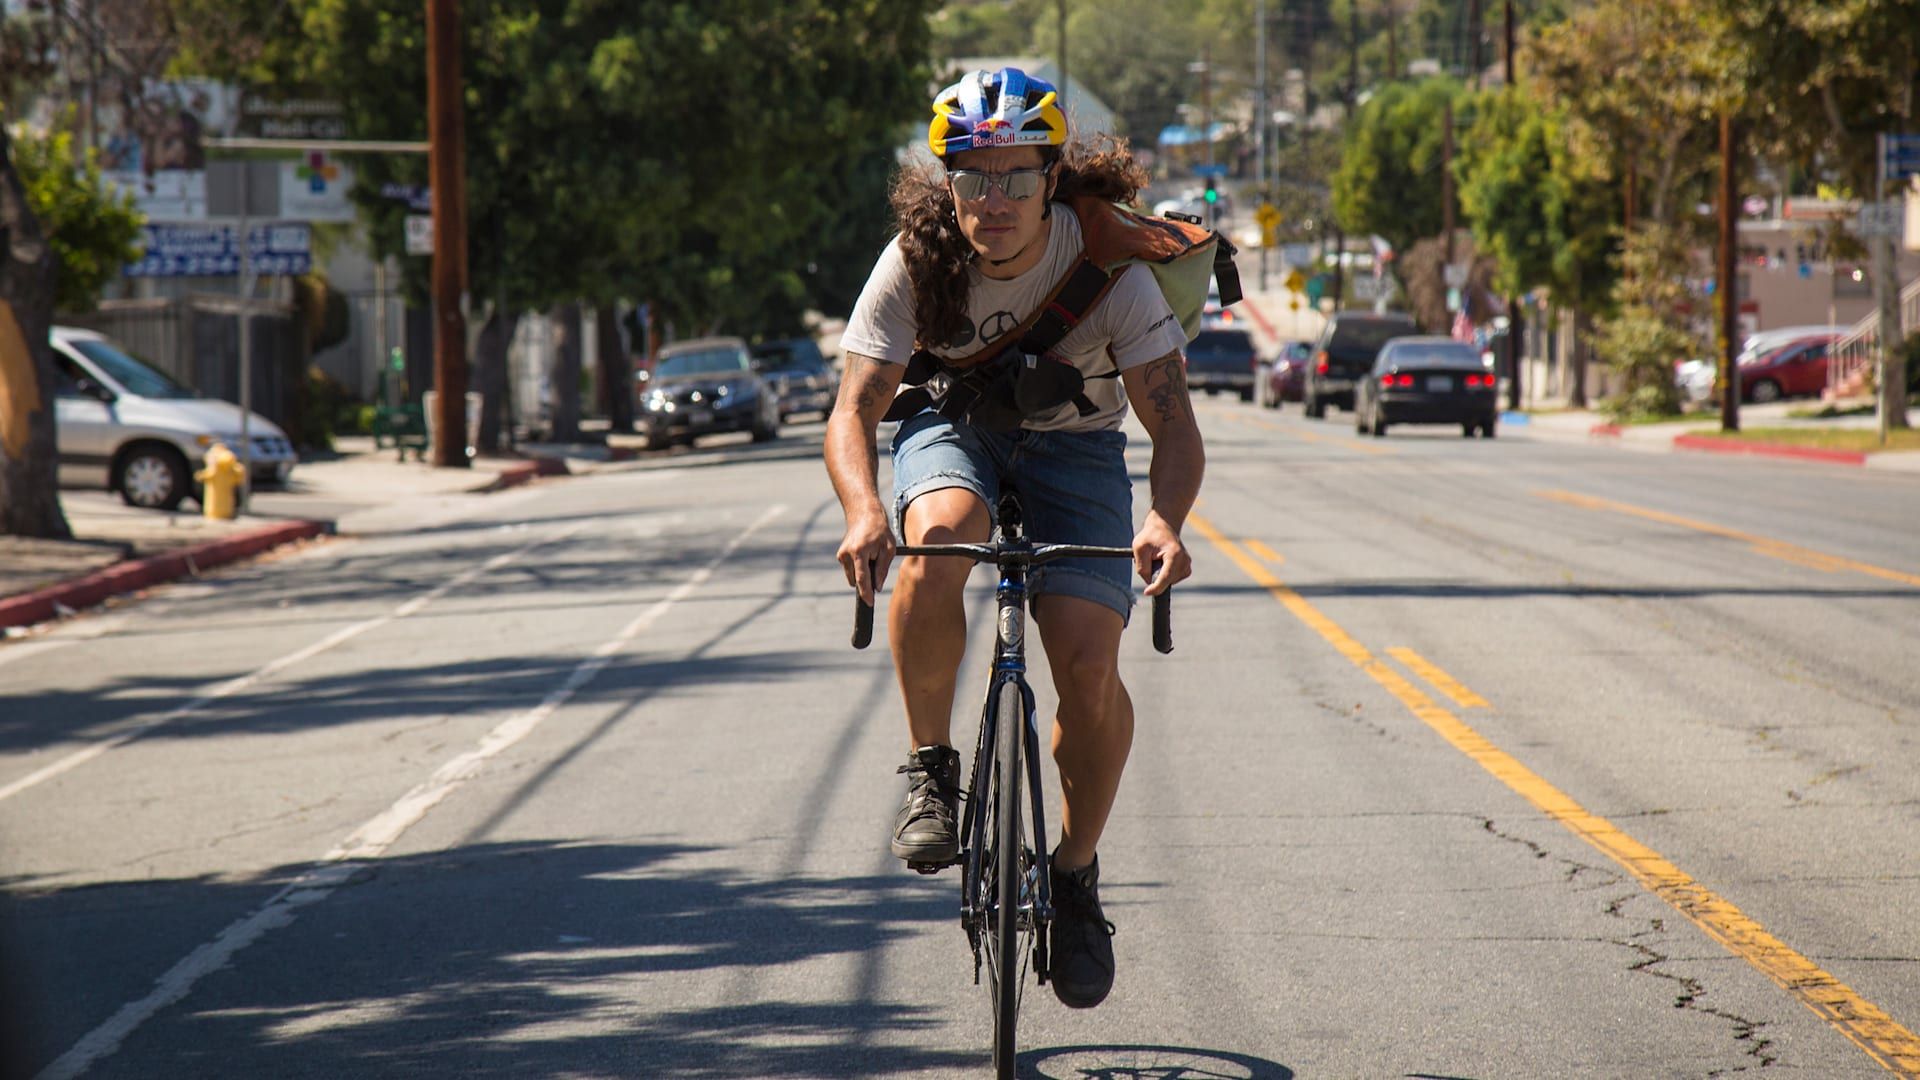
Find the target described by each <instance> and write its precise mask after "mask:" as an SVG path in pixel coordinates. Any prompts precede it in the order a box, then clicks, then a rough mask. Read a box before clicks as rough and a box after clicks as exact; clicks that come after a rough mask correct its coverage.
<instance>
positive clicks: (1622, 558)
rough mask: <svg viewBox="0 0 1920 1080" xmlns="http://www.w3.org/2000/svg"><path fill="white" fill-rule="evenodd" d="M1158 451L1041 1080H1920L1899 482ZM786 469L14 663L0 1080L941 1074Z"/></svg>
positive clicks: (244, 572)
mask: <svg viewBox="0 0 1920 1080" xmlns="http://www.w3.org/2000/svg"><path fill="white" fill-rule="evenodd" d="M1200 409H1201V412H1202V415H1203V426H1204V428H1205V430H1206V432H1207V435H1208V440H1209V459H1210V463H1209V471H1208V480H1207V485H1206V489H1205V494H1204V499H1203V502H1202V505H1201V507H1200V508H1199V511H1198V515H1197V516H1196V519H1195V520H1194V521H1193V522H1192V523H1191V525H1190V527H1189V528H1188V530H1187V536H1188V540H1189V543H1190V544H1191V545H1192V546H1193V548H1194V552H1195V562H1196V576H1195V578H1194V579H1193V580H1192V581H1191V582H1190V583H1188V584H1187V585H1184V586H1183V587H1182V588H1180V589H1179V590H1177V599H1176V603H1175V616H1174V624H1175V625H1174V633H1175V640H1176V643H1177V649H1176V651H1175V652H1174V653H1173V655H1172V656H1170V657H1160V656H1157V655H1155V654H1154V653H1153V652H1152V650H1151V649H1150V647H1149V644H1148V642H1147V640H1146V638H1147V635H1146V634H1145V633H1144V632H1142V631H1140V630H1138V629H1137V628H1136V631H1135V632H1133V633H1129V634H1128V636H1127V639H1126V642H1125V646H1124V658H1123V662H1124V664H1125V673H1126V677H1127V680H1128V685H1129V687H1130V690H1131V692H1132V695H1133V698H1134V701H1135V703H1136V707H1137V710H1138V713H1139V717H1140V721H1139V725H1138V734H1137V737H1136V742H1135V745H1134V750H1133V757H1132V762H1131V765H1130V767H1129V772H1128V775H1127V778H1126V781H1125V784H1124V785H1123V788H1122V791H1121V796H1120V804H1119V806H1118V808H1117V811H1116V814H1115V817H1114V820H1113V822H1112V825H1111V828H1110V830H1109V833H1108V836H1107V839H1106V841H1105V843H1104V844H1103V846H1102V865H1103V870H1104V879H1105V880H1104V887H1103V895H1104V897H1105V899H1106V902H1107V913H1108V916H1109V917H1110V918H1111V919H1112V920H1113V921H1114V922H1115V923H1116V924H1118V926H1119V933H1118V936H1117V937H1116V938H1115V947H1116V950H1117V953H1118V958H1119V965H1120V976H1119V982H1118V985H1117V987H1116V989H1115V991H1114V993H1113V996H1112V998H1111V999H1110V1000H1109V1001H1108V1002H1107V1003H1106V1004H1105V1005H1103V1006H1102V1007H1100V1008H1099V1009H1097V1010H1093V1011H1091V1012H1070V1011H1068V1010H1066V1009H1064V1008H1062V1007H1060V1006H1059V1005H1058V1004H1057V1003H1055V1002H1054V1001H1053V1000H1052V997H1051V995H1050V993H1048V992H1047V991H1045V990H1043V989H1035V990H1032V991H1031V992H1030V993H1029V994H1028V997H1027V1001H1026V1006H1025V1008H1024V1010H1023V1012H1022V1022H1023V1025H1024V1027H1023V1035H1022V1045H1023V1046H1025V1047H1030V1048H1031V1049H1030V1050H1029V1051H1028V1052H1027V1053H1026V1054H1025V1055H1024V1057H1023V1065H1024V1067H1025V1069H1026V1070H1027V1072H1028V1073H1029V1074H1030V1075H1032V1076H1036V1077H1042V1076H1043V1077H1057V1078H1068V1077H1072V1078H1080V1077H1096V1076H1098V1077H1121V1076H1166V1077H1223V1076H1224V1077H1259V1078H1263V1080H1271V1078H1281V1077H1480V1078H1490V1077H1541V1076H1593V1077H1628V1076H1631V1077H1669V1076H1671V1077H1706V1076H1718V1075H1723V1074H1727V1073H1732V1072H1739V1071H1743V1070H1744V1071H1759V1070H1760V1069H1762V1068H1767V1069H1768V1070H1769V1071H1770V1072H1788V1073H1792V1074H1797V1075H1805V1076H1810V1077H1845V1076H1876V1075H1886V1073H1887V1071H1888V1068H1889V1067H1892V1068H1894V1069H1895V1070H1896V1071H1897V1070H1898V1069H1899V1068H1901V1067H1904V1068H1906V1069H1909V1070H1916V1069H1920V1056H1916V1057H1913V1058H1903V1057H1901V1055H1904V1054H1920V1049H1916V1047H1917V1046H1920V1044H1916V1042H1915V1036H1914V1034H1913V1033H1914V1032H1915V1031H1916V1030H1920V917H1917V915H1920V856H1916V854H1915V852H1916V850H1920V774H1917V773H1916V770H1915V769H1914V767H1913V762H1914V761H1915V760H1916V759H1917V758H1920V664H1916V663H1915V657H1916V646H1920V542H1916V539H1915V535H1914V534H1915V531H1916V526H1920V483H1916V482H1915V481H1914V479H1913V478H1910V477H1902V476H1894V475H1888V474H1879V473H1874V472H1869V471H1867V470H1859V469H1846V468H1840V467H1834V466H1824V465H1805V464H1798V463H1792V462H1773V461H1750V460H1734V459H1726V458H1720V457H1716V456H1711V455H1699V456H1694V455H1684V454H1637V453H1628V452H1623V451H1619V450H1614V449H1609V448H1590V447H1585V446H1578V445H1567V444H1558V443H1552V442H1544V441H1530V440H1528V439H1526V438H1525V437H1524V435H1520V434H1518V433H1516V432H1512V431H1509V432H1505V433H1503V435H1502V437H1501V438H1499V439H1497V440H1493V441H1485V440H1471V441H1469V440H1463V439H1461V438H1460V437H1459V436H1458V434H1457V431H1455V432H1449V431H1448V430H1447V429H1430V430H1423V429H1396V430H1395V431H1394V432H1393V434H1392V435H1391V436H1390V437H1389V438H1387V439H1385V440H1372V439H1362V438H1357V437H1355V436H1354V435H1353V432H1352V426H1351V422H1350V418H1349V417H1348V416H1347V415H1346V414H1336V416H1335V419H1334V420H1333V421H1332V422H1314V421H1308V420H1305V419H1303V418H1301V417H1300V415H1299V414H1298V412H1297V410H1296V409H1295V407H1291V406H1290V407H1289V408H1288V410H1287V411H1284V412H1281V413H1277V414H1276V413H1272V412H1266V411H1262V410H1257V409H1254V408H1252V407H1250V406H1244V405H1241V404H1239V403H1238V402H1233V401H1229V400H1228V399H1224V398H1220V399H1202V401H1201V402H1200ZM1136 438H1137V439H1138V436H1137V433H1136ZM817 441H818V427H817V426H801V427H798V428H795V429H793V430H792V432H791V433H790V435H789V437H788V438H785V439H783V440H781V442H779V443H777V444H775V445H774V446H773V447H769V448H765V449H764V450H761V451H758V452H736V451H716V452H714V453H710V454H709V453H700V452H696V453H694V454H682V455H677V456H676V457H675V458H674V459H673V460H672V461H668V462H643V463H640V464H639V466H637V467H635V468H633V469H631V470H627V471H621V472H615V473H608V474H603V475H598V476H593V477H582V478H574V479H568V480H563V481H558V482H553V483H546V484H540V485H536V486H533V487H530V488H525V489H518V490H516V491H513V492H508V493H504V494H500V495H494V496H484V497H472V498H468V499H464V500H463V499H443V500H437V501H435V502H433V503H431V504H429V505H423V506H420V507H418V508H412V509H410V510H403V511H399V512H395V513H391V514H388V515H386V516H385V517H383V518H382V519H381V520H380V523H379V525H380V527H379V528H377V529H374V530H372V531H371V532H370V534H369V535H365V536H359V537H345V538H341V539H337V540H333V541H330V542H327V543H325V544H321V545H318V546H316V547H313V548H310V549H308V550H306V551H305V552H303V553H301V554H298V555H294V556H290V557H282V558H277V559H267V560H263V561H260V562H256V563H254V564H251V565H248V566H245V567H242V568H238V569H234V570H231V571H229V572H225V573H220V574H216V575H212V576H210V577H208V578H206V579H203V580H201V581H199V582H195V583H192V584H183V585H179V586H173V587H168V588H164V589H160V590H157V591H155V592H154V593H153V594H151V595H150V596H148V597H147V598H145V599H143V600H140V601H137V602H134V603H130V604H127V605H124V606H121V607H119V608H116V609H114V610H112V611H109V612H106V613H102V614H96V615H92V616H88V617H83V618H80V619H76V620H73V621H70V622H69V623H67V624H65V625H64V626H62V627H61V628H59V629H58V630H56V631H54V632H52V633H50V634H46V635H41V636H37V637H32V638H27V639H23V640H19V641H14V642H11V643H8V644H6V645H4V646H0V952H3V953H4V957H3V958H0V972H3V973H4V975H0V978H3V979H4V983H5V986H4V992H5V994H6V995H7V1000H6V1001H5V1002H4V1003H3V1004H0V1017H4V1025H5V1028H6V1037H7V1038H8V1039H9V1043H8V1048H9V1051H10V1056H11V1061H10V1063H11V1064H13V1065H14V1066H15V1067H16V1069H17V1070H18V1071H19V1072H21V1073H22V1074H23V1075H36V1074H37V1075H45V1076H66V1075H87V1076H94V1077H141V1078H150V1077H184V1076H192V1077H267V1076H272V1077H342V1076H355V1077H359V1076H408V1077H413V1076H463V1077H464V1076H478V1075H486V1076H513V1077H528V1076H541V1077H654V1076H696V1077H742V1078H746V1077H851V1076H862V1077H864V1076H926V1077H933V1076H973V1075H980V1074H981V1073H982V1072H983V1071H984V1069H985V1061H986V1047H987V1044H988V1026H987V1021H988V1016H987V1008H986V1003H985V994H984V991H982V990H980V989H977V988H976V987H974V986H973V985H972V983H971V966H970V963H969V958H968V953H967V949H966V945H965V938H964V935H963V934H962V933H961V931H960V930H959V928H958V926H957V921H956V919H955V917H954V916H955V914H956V901H957V897H956V895H955V893H956V881H955V880H954V879H953V877H952V876H951V875H946V876H941V877H936V878H923V877H919V876H916V875H913V874H910V873H907V872H905V871H903V870H902V869H901V868H900V867H899V866H898V864H896V863H895V862H894V861H893V860H892V859H891V858H890V857H889V856H888V854H887V852H886V847H885V838H886V830H887V828H888V825H889V823H890V820H891V817H892V813H893V809H894V807H895V806H896V805H897V800H898V798H899V792H900V786H899V785H900V779H899V777H897V776H896V775H895V774H894V768H895V766H896V765H897V764H898V762H899V761H900V759H901V758H902V756H903V754H902V751H903V750H904V749H905V732H904V725H903V723H902V722H901V720H900V717H899V711H898V705H897V702H896V700H895V691H894V687H893V679H892V671H891V666H890V662H889V659H888V656H887V653H886V649H885V647H884V635H878V636H879V638H880V640H879V641H878V642H876V645H875V647H874V648H873V649H871V650H869V651H867V652H855V651H853V650H851V649H849V648H848V647H847V645H846V641H847V633H848V629H849V623H850V614H851V604H850V602H849V594H848V591H847V589H846V587H845V584H844V582H843V580H842V578H841V574H840V571H839V568H838V567H837V565H836V564H835V563H834V562H833V558H832V552H833V548H834V546H835V544H836V543H837V541H838V538H839V533H840V517H839V511H838V507H837V504H836V503H835V502H834V500H833V497H832V494H831V491H830V489H829V488H828V486H827V483H826V479H825V476H824V474H823V471H822V469H821V467H820V465H819V462H818V459H817ZM1129 454H1130V460H1131V461H1132V462H1133V464H1134V466H1135V473H1136V477H1137V479H1138V481H1139V488H1138V495H1137V498H1138V499H1139V500H1140V501H1139V503H1138V504H1137V505H1136V511H1138V510H1139V509H1141V508H1142V507H1144V500H1145V475H1146V466H1147V460H1148V455H1147V449H1146V447H1145V445H1144V441H1143V440H1139V441H1137V442H1136V446H1135V448H1134V449H1133V450H1131V451H1130V452H1129ZM975 581H976V586H977V587H978V593H977V595H976V608H975V610H976V611H985V610H987V608H988V606H989V605H990V603H991V595H990V591H989V585H990V583H989V582H988V581H987V580H986V575H985V573H984V572H982V573H981V574H980V575H979V576H977V577H976V579H975ZM986 621H987V620H985V619H980V618H976V619H975V620H974V626H973V629H974V631H975V632H974V635H973V640H974V643H975V648H973V649H972V650H971V652H970V655H969V659H968V666H967V670H966V672H965V673H964V674H963V681H962V701H961V703H960V704H959V706H958V707H957V709H956V712H957V714H958V715H960V716H962V717H968V716H970V715H971V714H972V712H973V708H974V707H973V704H972V703H973V701H974V696H975V694H976V693H977V687H978V686H979V685H980V683H981V681H982V680H983V677H984V653H985V641H986V627H985V623H986ZM1140 621H1141V622H1142V623H1143V622H1144V619H1143V620H1140ZM1035 674H1036V682H1037V684H1038V687H1039V691H1040V696H1041V700H1042V702H1043V707H1044V704H1045V703H1046V702H1048V701H1050V700H1051V697H1052V690H1051V687H1050V686H1049V685H1048V684H1047V681H1046V677H1045V666H1044V665H1036V667H1035ZM970 728H971V723H970V721H968V720H964V719H963V720H962V721H961V722H960V724H959V725H958V728H957V730H958V731H960V732H963V733H966V732H970ZM961 738H962V740H963V741H964V740H966V739H968V738H970V735H967V734H962V736H961ZM1902 1062H1904V1066H1902Z"/></svg>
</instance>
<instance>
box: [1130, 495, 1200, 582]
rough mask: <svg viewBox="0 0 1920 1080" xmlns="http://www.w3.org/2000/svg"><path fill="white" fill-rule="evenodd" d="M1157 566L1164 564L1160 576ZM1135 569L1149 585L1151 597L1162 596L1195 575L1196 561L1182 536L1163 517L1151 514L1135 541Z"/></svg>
mask: <svg viewBox="0 0 1920 1080" xmlns="http://www.w3.org/2000/svg"><path fill="white" fill-rule="evenodd" d="M1155 563H1158V564H1160V567H1159V572H1158V573H1155V572H1154V564H1155ZM1133 569H1134V572H1135V573H1137V574H1139V575H1140V580H1142V581H1144V582H1146V583H1147V589H1146V593H1147V595H1148V596H1159V595H1160V594H1161V593H1163V592H1166V591H1167V590H1168V589H1171V588H1172V587H1173V586H1174V584H1175V583H1176V582H1181V581H1185V580H1186V579H1187V578H1188V577H1191V576H1192V575H1193V559H1192V558H1190V557H1189V556H1188V555H1187V545H1185V544H1183V543H1181V542H1180V534H1179V533H1177V532H1174V531H1173V528H1172V527H1171V526H1169V525H1168V524H1167V523H1166V522H1165V521H1164V520H1162V519H1161V517H1160V515H1158V514H1153V513H1149V514H1148V515H1147V521H1146V524H1144V525H1142V526H1140V532H1139V533H1138V534H1137V535H1135V536H1134V538H1133Z"/></svg>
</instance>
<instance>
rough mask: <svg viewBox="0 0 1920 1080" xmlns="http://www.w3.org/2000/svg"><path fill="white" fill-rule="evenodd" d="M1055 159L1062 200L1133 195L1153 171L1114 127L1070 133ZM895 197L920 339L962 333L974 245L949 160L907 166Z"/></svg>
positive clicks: (1056, 197)
mask: <svg viewBox="0 0 1920 1080" xmlns="http://www.w3.org/2000/svg"><path fill="white" fill-rule="evenodd" d="M1050 160H1054V161H1058V162H1059V166H1058V168H1057V169H1056V170H1055V175H1056V177H1057V178H1058V180H1059V184H1058V186H1057V187H1056V188H1055V189H1054V193H1053V201H1055V202H1064V201H1066V200H1067V199H1071V198H1074V197H1075V196H1082V195H1093V196H1098V197H1099V198H1102V199H1105V200H1107V201H1108V202H1116V203H1132V202H1133V201H1134V199H1135V197H1136V196H1138V195H1139V194H1140V189H1141V188H1144V187H1146V186H1147V183H1148V179H1149V178H1148V176H1147V172H1146V170H1145V169H1143V168H1141V167H1140V166H1139V165H1138V164H1137V163H1136V162H1135V161H1134V160H1133V152H1132V150H1131V149H1130V148H1129V147H1128V145H1127V141H1126V140H1125V139H1121V138H1117V137H1115V136H1112V135H1097V136H1095V137H1093V138H1092V139H1091V140H1083V139H1074V140H1071V141H1069V142H1068V143H1067V144H1066V145H1065V146H1064V147H1062V148H1061V149H1060V150H1059V151H1057V152H1055V155H1054V156H1053V157H1051V158H1050ZM891 202H892V204H893V213H894V220H895V224H896V226H897V227H898V229H899V233H900V254H901V255H903V256H904V257H905V259H906V264H907V280H908V282H909V284H910V285H911V287H912V294H913V315H914V323H915V325H916V327H917V329H918V332H919V338H920V342H921V343H922V344H923V345H939V344H942V343H945V342H949V341H953V340H956V339H957V338H958V337H959V336H960V332H961V330H962V328H963V327H964V326H965V325H966V311H967V267H968V266H970V265H972V263H973V260H974V255H975V253H974V250H973V245H972V244H970V243H968V242H967V237H966V234H964V233H962V232H961V231H960V222H959V219H958V218H957V217H955V215H954V208H953V192H952V190H951V189H949V188H948V187H947V179H946V169H945V167H944V166H942V165H936V164H931V163H921V164H916V165H908V166H906V167H904V168H902V169H901V170H900V173H899V175H898V176H896V177H895V178H894V182H893V191H892V193H891Z"/></svg>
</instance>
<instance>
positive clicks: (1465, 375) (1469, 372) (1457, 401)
mask: <svg viewBox="0 0 1920 1080" xmlns="http://www.w3.org/2000/svg"><path fill="white" fill-rule="evenodd" d="M1499 382H1500V379H1499V377H1498V376H1496V375H1495V374H1494V373H1493V365H1491V364H1489V363H1487V362H1486V360H1485V359H1484V358H1482V357H1481V355H1480V350H1478V349H1476V348H1474V347H1473V346H1472V345H1470V344H1468V343H1467V342H1464V341H1455V340H1454V339H1452V338H1449V337H1402V338H1395V339H1393V340H1392V341H1389V342H1387V344H1386V345H1385V347H1383V348H1382V349H1381V350H1380V355H1379V356H1378V357H1376V358H1375V359H1374V362H1373V368H1372V370H1371V371H1370V372H1369V374H1368V377H1367V378H1364V379H1361V380H1360V382H1359V385H1358V387H1357V388H1356V389H1355V391H1354V393H1355V395H1356V396H1355V401H1354V410H1353V426H1354V430H1356V431H1358V432H1359V433H1360V434H1362V435H1365V434H1367V433H1368V432H1371V433H1373V434H1374V435H1375V436H1381V435H1385V434H1386V433H1387V428H1388V427H1389V426H1391V425H1393V424H1459V425H1460V434H1461V435H1463V436H1466V437H1468V438H1471V437H1472V436H1473V433H1474V432H1475V431H1478V432H1479V433H1480V434H1481V435H1482V436H1484V437H1486V438H1489V439H1491V438H1493V434H1494V424H1495V422H1496V420H1497V419H1498V417H1499V415H1500V405H1499V400H1498V397H1499V395H1498V394H1497V393H1496V390H1497V388H1498V386H1499Z"/></svg>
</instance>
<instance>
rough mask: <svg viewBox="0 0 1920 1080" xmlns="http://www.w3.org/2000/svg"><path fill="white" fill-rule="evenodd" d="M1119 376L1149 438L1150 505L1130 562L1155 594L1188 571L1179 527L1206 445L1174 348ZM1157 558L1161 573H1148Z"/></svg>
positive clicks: (1194, 492)
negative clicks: (1151, 445) (1153, 575)
mask: <svg viewBox="0 0 1920 1080" xmlns="http://www.w3.org/2000/svg"><path fill="white" fill-rule="evenodd" d="M1120 381H1121V384H1122V385H1123V386H1125V387H1126V391H1127V401H1128V402H1129V403H1130V404H1132V406H1133V411H1134V412H1136V413H1138V414H1140V423H1141V424H1142V425H1143V426H1145V427H1146V429H1147V434H1148V435H1149V436H1151V437H1152V438H1153V463H1152V464H1151V465H1149V466H1148V468H1147V479H1148V482H1149V484H1150V485H1151V488H1152V491H1153V505H1152V506H1151V507H1150V508H1149V509H1148V510H1147V518H1146V522H1145V523H1144V524H1142V525H1141V526H1140V532H1139V534H1138V535H1137V536H1135V537H1134V538H1133V564H1134V569H1135V570H1136V571H1137V572H1138V573H1139V574H1140V577H1141V579H1142V580H1145V581H1147V582H1148V585H1147V595H1149V596H1155V595H1158V594H1160V593H1163V592H1165V591H1167V588H1168V587H1169V586H1171V585H1172V584H1173V583H1174V582H1176V581H1179V580H1181V579H1183V578H1185V577H1186V576H1187V575H1188V574H1191V573H1192V572H1193V564H1192V562H1191V560H1190V559H1189V558H1188V556H1187V549H1186V545H1185V544H1182V543H1181V542H1180V527H1181V526H1182V525H1185V524H1186V521H1187V512H1188V511H1190V510H1192V509H1193V501H1194V500H1195V499H1196V498H1198V497H1199V495H1200V478H1201V476H1202V475H1204V474H1205V472H1206V468H1207V451H1206V447H1204V446H1203V445H1202V444H1201V442H1200V425H1199V424H1198V422H1196V420H1195V419H1194V415H1193V403H1192V402H1191V401H1189V400H1187V361H1186V358H1185V357H1183V356H1181V355H1180V352H1179V350H1177V349H1176V350H1174V351H1173V352H1170V353H1168V354H1167V355H1165V356H1163V357H1161V358H1160V359H1158V360H1154V361H1152V362H1150V363H1146V364H1142V365H1140V366H1139V367H1136V368H1129V369H1127V370H1126V371H1123V372H1121V373H1120ZM1156 561H1157V562H1159V563H1160V564H1161V567H1160V573H1159V575H1158V576H1156V577H1150V576H1149V575H1150V570H1151V567H1152V566H1153V564H1154V563H1155V562H1156Z"/></svg>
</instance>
